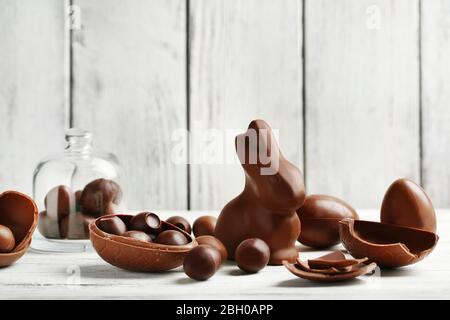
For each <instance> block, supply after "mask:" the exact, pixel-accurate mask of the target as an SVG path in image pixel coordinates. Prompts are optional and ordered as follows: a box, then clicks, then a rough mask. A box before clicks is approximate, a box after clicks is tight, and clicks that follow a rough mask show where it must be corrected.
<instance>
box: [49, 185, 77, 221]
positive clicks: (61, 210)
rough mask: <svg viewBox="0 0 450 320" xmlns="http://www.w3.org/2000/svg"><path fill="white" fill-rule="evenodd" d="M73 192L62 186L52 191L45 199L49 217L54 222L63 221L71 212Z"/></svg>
mask: <svg viewBox="0 0 450 320" xmlns="http://www.w3.org/2000/svg"><path fill="white" fill-rule="evenodd" d="M73 199H74V198H72V191H71V190H70V188H69V187H67V186H64V185H60V186H56V187H54V188H53V189H51V190H50V191H49V192H48V193H47V195H46V196H45V199H44V204H45V208H46V211H47V215H48V216H49V217H50V218H52V219H54V220H58V221H60V220H62V219H64V218H65V217H67V216H68V215H69V213H70V210H71V203H72V201H73Z"/></svg>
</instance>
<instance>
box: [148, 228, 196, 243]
mask: <svg viewBox="0 0 450 320" xmlns="http://www.w3.org/2000/svg"><path fill="white" fill-rule="evenodd" d="M155 242H156V243H160V244H167V245H172V246H182V245H185V244H187V243H188V239H186V237H185V236H184V234H182V233H181V232H180V231H176V230H166V231H163V232H161V233H160V234H158V236H157V237H156V239H155Z"/></svg>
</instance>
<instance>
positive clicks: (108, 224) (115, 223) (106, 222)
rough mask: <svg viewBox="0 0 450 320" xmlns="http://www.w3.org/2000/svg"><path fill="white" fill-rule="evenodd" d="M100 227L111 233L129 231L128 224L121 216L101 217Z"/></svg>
mask: <svg viewBox="0 0 450 320" xmlns="http://www.w3.org/2000/svg"><path fill="white" fill-rule="evenodd" d="M98 227H99V228H100V229H101V230H102V231H104V232H106V233H109V234H116V235H119V236H120V235H123V234H124V233H125V232H127V226H126V225H125V223H124V222H123V221H122V220H121V219H120V218H119V217H114V216H112V217H105V218H102V219H100V221H99V222H98Z"/></svg>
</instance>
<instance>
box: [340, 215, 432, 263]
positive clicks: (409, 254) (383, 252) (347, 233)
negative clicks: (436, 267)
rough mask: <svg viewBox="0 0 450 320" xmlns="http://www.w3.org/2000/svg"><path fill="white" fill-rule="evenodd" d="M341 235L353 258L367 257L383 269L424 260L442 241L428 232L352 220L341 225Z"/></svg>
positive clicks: (344, 221) (343, 221)
mask: <svg viewBox="0 0 450 320" xmlns="http://www.w3.org/2000/svg"><path fill="white" fill-rule="evenodd" d="M339 232H340V235H341V239H342V244H343V245H344V247H345V248H346V249H347V250H348V251H349V252H350V254H351V255H352V256H354V257H356V258H363V257H368V258H369V260H370V261H373V262H376V263H377V264H378V265H379V266H380V267H384V268H395V267H402V266H406V265H409V264H413V263H416V262H418V261H420V260H422V259H423V258H425V257H426V256H427V255H428V254H429V253H430V252H431V251H433V249H434V247H435V246H436V243H437V241H438V239H439V237H438V236H437V235H436V234H434V233H432V232H428V231H425V230H420V229H414V228H409V227H402V226H397V225H392V224H384V223H379V222H371V221H362V220H352V219H344V220H342V221H340V222H339Z"/></svg>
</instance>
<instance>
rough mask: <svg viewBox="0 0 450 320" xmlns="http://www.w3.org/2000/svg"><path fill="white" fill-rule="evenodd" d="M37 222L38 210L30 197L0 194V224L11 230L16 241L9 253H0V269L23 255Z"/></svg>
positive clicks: (14, 192)
mask: <svg viewBox="0 0 450 320" xmlns="http://www.w3.org/2000/svg"><path fill="white" fill-rule="evenodd" d="M37 222H38V209H37V206H36V204H35V203H34V201H33V200H32V199H31V198H30V197H28V196H27V195H25V194H22V193H20V192H16V191H6V192H4V193H1V194H0V224H1V225H4V226H6V227H8V228H9V229H11V231H12V233H13V234H14V238H15V241H16V246H15V247H14V249H13V250H12V251H11V252H9V253H4V254H3V253H0V267H5V266H9V265H11V264H13V263H14V262H16V261H17V260H18V259H20V258H21V257H22V256H23V255H24V254H25V252H26V251H27V249H28V247H29V246H30V243H31V236H32V235H33V232H34V230H35V229H36V226H37Z"/></svg>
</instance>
